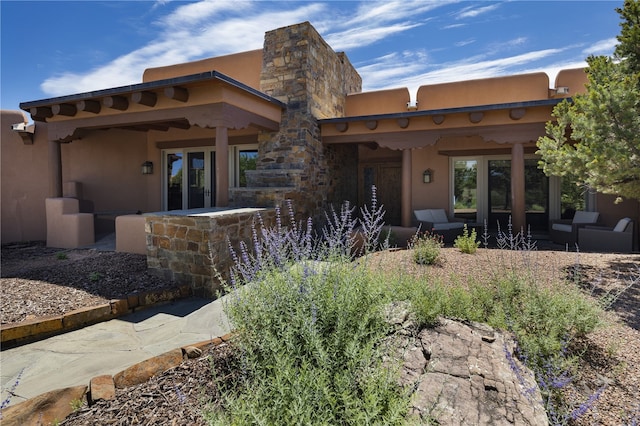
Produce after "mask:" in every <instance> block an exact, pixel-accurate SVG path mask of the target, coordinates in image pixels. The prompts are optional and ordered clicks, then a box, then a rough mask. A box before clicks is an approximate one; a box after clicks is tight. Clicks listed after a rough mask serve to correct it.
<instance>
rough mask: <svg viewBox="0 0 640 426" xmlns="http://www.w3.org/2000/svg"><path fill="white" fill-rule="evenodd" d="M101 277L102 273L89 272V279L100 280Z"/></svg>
mask: <svg viewBox="0 0 640 426" xmlns="http://www.w3.org/2000/svg"><path fill="white" fill-rule="evenodd" d="M101 278H102V274H101V273H100V272H92V273H90V274H89V281H92V282H96V281H100V279H101Z"/></svg>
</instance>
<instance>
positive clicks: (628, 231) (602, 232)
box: [578, 217, 633, 253]
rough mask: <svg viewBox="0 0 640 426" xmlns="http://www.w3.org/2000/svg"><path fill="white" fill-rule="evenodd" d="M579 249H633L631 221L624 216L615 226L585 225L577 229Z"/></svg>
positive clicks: (617, 250)
mask: <svg viewBox="0 0 640 426" xmlns="http://www.w3.org/2000/svg"><path fill="white" fill-rule="evenodd" d="M578 248H579V249H580V250H581V251H600V252H617V253H629V252H631V251H633V221H632V220H631V219H630V218H628V217H625V218H623V219H620V220H619V221H618V223H617V224H616V226H615V227H613V228H605V227H601V226H585V227H584V228H581V229H580V230H579V231H578Z"/></svg>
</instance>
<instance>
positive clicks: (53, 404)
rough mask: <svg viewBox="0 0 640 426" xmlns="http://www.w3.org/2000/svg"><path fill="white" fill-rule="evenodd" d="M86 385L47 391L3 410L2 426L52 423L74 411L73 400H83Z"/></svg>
mask: <svg viewBox="0 0 640 426" xmlns="http://www.w3.org/2000/svg"><path fill="white" fill-rule="evenodd" d="M86 392H87V387H86V386H74V387H70V388H64V389H57V390H53V391H51V392H46V393H43V394H41V395H38V396H36V397H35V398H31V399H28V400H26V401H24V402H21V403H19V404H16V405H12V406H11V407H7V408H4V409H3V410H2V426H24V425H50V424H56V423H57V422H60V421H62V420H64V419H65V418H66V417H67V416H68V415H69V414H71V413H72V412H73V409H74V408H73V405H72V402H73V401H78V402H79V401H81V400H82V399H83V398H84V396H85V393H86Z"/></svg>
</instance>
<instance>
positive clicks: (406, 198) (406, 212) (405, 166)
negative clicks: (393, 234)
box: [400, 149, 411, 228]
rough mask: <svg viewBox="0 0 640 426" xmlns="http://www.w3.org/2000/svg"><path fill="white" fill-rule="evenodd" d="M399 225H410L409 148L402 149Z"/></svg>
mask: <svg viewBox="0 0 640 426" xmlns="http://www.w3.org/2000/svg"><path fill="white" fill-rule="evenodd" d="M401 197H402V201H401V208H400V214H401V218H402V219H401V225H402V226H403V227H406V228H408V227H410V226H411V150H410V149H404V150H402V190H401Z"/></svg>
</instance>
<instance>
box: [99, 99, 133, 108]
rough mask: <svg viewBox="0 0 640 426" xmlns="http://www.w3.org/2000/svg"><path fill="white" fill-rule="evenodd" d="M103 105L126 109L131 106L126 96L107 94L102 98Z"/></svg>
mask: <svg viewBox="0 0 640 426" xmlns="http://www.w3.org/2000/svg"><path fill="white" fill-rule="evenodd" d="M102 105H104V106H106V107H107V108H112V109H117V110H119V111H124V110H125V109H127V108H129V101H128V100H127V98H125V97H124V96H107V97H106V98H103V99H102Z"/></svg>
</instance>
